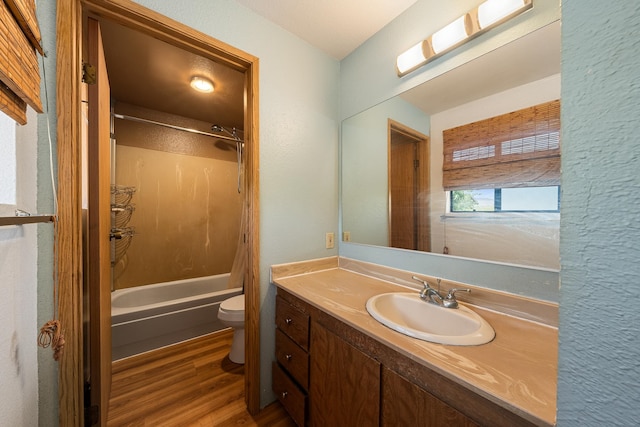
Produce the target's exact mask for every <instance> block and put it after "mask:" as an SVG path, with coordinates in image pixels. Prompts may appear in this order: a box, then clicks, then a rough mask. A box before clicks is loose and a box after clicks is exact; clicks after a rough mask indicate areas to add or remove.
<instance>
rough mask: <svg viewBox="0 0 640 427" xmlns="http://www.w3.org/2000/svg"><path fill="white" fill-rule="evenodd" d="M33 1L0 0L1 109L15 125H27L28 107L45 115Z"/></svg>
mask: <svg viewBox="0 0 640 427" xmlns="http://www.w3.org/2000/svg"><path fill="white" fill-rule="evenodd" d="M35 12H36V6H35V1H34V0H0V110H1V111H3V112H5V113H6V114H8V115H9V116H10V117H11V118H13V119H14V120H15V121H16V122H18V123H20V124H22V125H24V124H26V123H27V105H29V106H31V107H32V108H33V109H34V110H35V111H37V112H39V113H41V112H42V103H41V101H40V70H39V68H38V58H37V56H36V55H37V54H36V51H38V52H40V53H41V54H42V47H41V45H40V40H41V36H40V29H39V28H38V22H37V19H36V13H35Z"/></svg>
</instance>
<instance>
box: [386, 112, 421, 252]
mask: <svg viewBox="0 0 640 427" xmlns="http://www.w3.org/2000/svg"><path fill="white" fill-rule="evenodd" d="M388 135H389V137H388V139H389V242H390V245H389V246H391V247H394V248H402V249H413V250H422V251H428V250H430V238H429V217H428V212H429V210H428V207H427V209H425V207H424V206H421V204H420V202H419V195H420V194H421V193H423V192H424V191H425V189H428V188H429V174H428V171H427V172H423V169H428V165H429V163H428V154H427V153H428V152H429V138H428V137H427V136H426V135H423V134H421V133H420V132H418V131H416V130H415V129H411V128H409V127H408V126H405V125H402V124H401V123H399V122H395V121H393V120H389V121H388Z"/></svg>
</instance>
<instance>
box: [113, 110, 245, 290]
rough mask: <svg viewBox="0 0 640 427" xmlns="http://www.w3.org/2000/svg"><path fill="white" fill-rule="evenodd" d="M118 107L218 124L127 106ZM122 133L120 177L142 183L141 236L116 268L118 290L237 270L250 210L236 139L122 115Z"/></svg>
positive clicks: (135, 221)
mask: <svg viewBox="0 0 640 427" xmlns="http://www.w3.org/2000/svg"><path fill="white" fill-rule="evenodd" d="M116 112H117V113H122V114H128V115H134V116H136V117H143V118H147V119H150V120H156V121H161V122H165V123H171V124H177V125H180V126H185V127H194V128H197V129H200V128H204V129H203V130H206V126H207V125H209V126H210V124H204V123H201V122H198V123H193V121H192V120H187V119H184V118H181V117H177V116H172V115H168V114H164V113H160V112H153V111H149V110H146V109H141V108H139V107H134V106H130V105H126V104H124V105H121V104H118V105H117V107H116ZM115 135H116V142H117V146H116V183H117V184H119V185H125V186H133V187H135V188H136V192H135V194H134V195H133V198H132V203H133V204H134V205H135V211H134V212H133V214H132V216H131V220H130V221H129V223H128V225H130V226H132V227H134V228H135V232H136V234H135V235H134V236H133V238H132V240H131V244H130V246H129V248H128V249H127V251H126V255H125V256H124V257H123V258H122V259H120V260H119V261H118V263H117V264H116V266H115V269H114V279H115V285H116V289H123V288H129V287H134V286H141V285H146V284H149V283H159V282H166V281H171V280H179V279H185V278H192V277H200V276H210V275H213V274H220V273H227V272H229V271H230V270H231V266H232V264H233V258H234V256H235V252H236V246H237V244H238V236H239V232H240V219H241V217H240V215H241V208H242V195H241V194H239V193H238V191H237V187H238V186H237V179H238V175H237V171H238V163H237V158H236V152H235V147H234V146H233V143H232V144H231V145H229V144H227V143H225V142H220V141H222V140H216V139H214V138H211V137H207V136H201V135H195V134H191V133H187V132H183V131H178V130H173V129H168V128H164V127H160V126H156V125H151V124H145V123H138V122H132V121H127V120H122V119H116V122H115ZM150 266H153V268H149V267H150Z"/></svg>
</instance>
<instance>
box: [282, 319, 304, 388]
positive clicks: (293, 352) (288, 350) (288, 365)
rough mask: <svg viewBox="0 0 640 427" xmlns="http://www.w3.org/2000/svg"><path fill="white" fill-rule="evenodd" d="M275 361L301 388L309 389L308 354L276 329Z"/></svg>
mask: <svg viewBox="0 0 640 427" xmlns="http://www.w3.org/2000/svg"><path fill="white" fill-rule="evenodd" d="M276 360H278V362H279V363H280V365H281V366H282V367H283V368H284V369H285V370H286V371H287V372H289V374H291V376H292V377H293V379H294V380H296V381H297V382H298V384H300V385H301V386H302V388H304V389H305V390H307V389H308V388H309V354H308V353H307V352H306V351H304V350H303V349H302V348H300V347H299V346H298V345H297V344H296V343H295V342H293V340H292V339H291V338H289V337H288V336H286V335H285V334H284V333H283V332H282V331H280V330H279V329H276Z"/></svg>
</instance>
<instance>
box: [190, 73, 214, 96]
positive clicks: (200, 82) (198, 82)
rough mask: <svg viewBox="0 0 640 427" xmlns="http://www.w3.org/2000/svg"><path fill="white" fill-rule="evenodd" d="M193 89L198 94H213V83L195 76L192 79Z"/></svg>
mask: <svg viewBox="0 0 640 427" xmlns="http://www.w3.org/2000/svg"><path fill="white" fill-rule="evenodd" d="M191 87H192V88H194V89H195V90H197V91H198V92H203V93H210V92H213V82H212V81H211V80H209V79H207V78H205V77H200V76H195V77H193V78H192V79H191Z"/></svg>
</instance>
